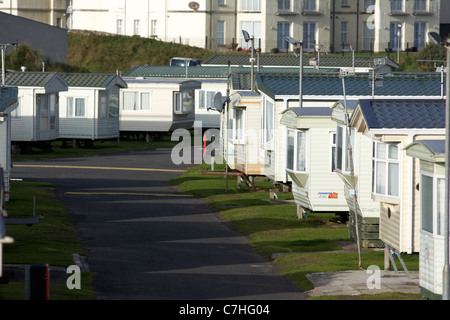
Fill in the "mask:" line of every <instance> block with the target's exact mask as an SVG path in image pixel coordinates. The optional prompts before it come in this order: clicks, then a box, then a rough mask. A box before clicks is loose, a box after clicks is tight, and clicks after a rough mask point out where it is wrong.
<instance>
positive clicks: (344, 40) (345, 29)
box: [341, 21, 348, 49]
mask: <svg viewBox="0 0 450 320" xmlns="http://www.w3.org/2000/svg"><path fill="white" fill-rule="evenodd" d="M347 41H348V22H347V21H342V22H341V43H342V44H346V43H347ZM342 49H344V48H342Z"/></svg>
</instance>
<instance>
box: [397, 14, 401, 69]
mask: <svg viewBox="0 0 450 320" xmlns="http://www.w3.org/2000/svg"><path fill="white" fill-rule="evenodd" d="M401 35H402V25H401V24H400V23H399V24H398V25H397V63H398V64H400V45H401V43H400V37H401Z"/></svg>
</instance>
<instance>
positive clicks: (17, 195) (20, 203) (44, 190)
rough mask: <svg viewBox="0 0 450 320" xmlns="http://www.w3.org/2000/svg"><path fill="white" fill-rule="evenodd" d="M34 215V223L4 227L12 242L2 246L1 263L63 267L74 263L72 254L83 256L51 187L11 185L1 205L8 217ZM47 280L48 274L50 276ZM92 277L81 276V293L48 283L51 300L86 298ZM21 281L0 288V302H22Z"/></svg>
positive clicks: (13, 183)
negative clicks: (7, 199) (6, 197)
mask: <svg viewBox="0 0 450 320" xmlns="http://www.w3.org/2000/svg"><path fill="white" fill-rule="evenodd" d="M34 199H35V212H36V215H38V216H41V215H42V216H43V218H42V219H40V220H39V223H38V224H35V225H31V226H27V225H6V232H7V235H8V236H10V237H12V238H13V239H14V243H12V244H5V245H4V246H3V263H4V264H24V265H29V264H41V263H44V264H48V265H50V266H59V267H64V268H67V267H68V266H70V265H73V264H74V261H73V254H74V253H78V254H80V255H81V256H86V255H87V254H88V252H87V251H86V250H85V249H84V248H83V247H82V246H81V245H80V243H79V241H78V235H77V232H76V230H75V228H74V225H73V222H72V220H71V218H70V215H69V213H68V211H67V209H66V208H65V207H64V206H63V205H62V204H61V203H60V202H59V200H58V199H57V198H56V195H55V191H54V188H53V186H52V185H50V184H48V183H41V182H17V181H12V183H11V199H10V201H8V202H7V203H6V205H5V209H6V211H7V212H8V216H9V217H11V218H28V217H32V215H33V201H34ZM50 277H51V275H50ZM91 277H92V274H90V273H82V275H81V280H82V290H69V289H67V287H66V286H65V284H62V285H60V284H54V285H53V284H52V285H51V287H50V297H51V299H89V297H90V296H91V294H92V293H91V290H90V279H91ZM23 288H24V283H23V279H15V278H13V279H12V281H11V282H10V283H8V284H1V285H0V299H2V300H4V299H13V300H16V299H23V298H24V292H23V290H24V289H23Z"/></svg>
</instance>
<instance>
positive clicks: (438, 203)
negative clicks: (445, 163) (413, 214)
mask: <svg viewBox="0 0 450 320" xmlns="http://www.w3.org/2000/svg"><path fill="white" fill-rule="evenodd" d="M424 177H426V178H427V179H430V180H431V181H430V182H431V183H429V184H428V185H427V184H426V183H425V182H424ZM430 192H431V195H428V202H426V201H425V199H424V195H425V194H429V193H430ZM441 195H442V196H441ZM430 201H431V204H430V203H429V202H430ZM430 207H431V212H430V210H429V209H430ZM424 209H426V210H427V214H426V216H425V215H424V213H425V210H424ZM420 210H421V213H420V230H421V231H422V232H426V233H429V234H431V235H433V236H434V237H439V238H444V228H445V226H444V223H443V222H444V215H445V176H444V175H441V174H435V173H430V172H424V171H422V170H421V171H420ZM430 218H431V219H430ZM425 219H426V221H427V228H424V221H425ZM430 220H431V221H430ZM430 228H431V230H430Z"/></svg>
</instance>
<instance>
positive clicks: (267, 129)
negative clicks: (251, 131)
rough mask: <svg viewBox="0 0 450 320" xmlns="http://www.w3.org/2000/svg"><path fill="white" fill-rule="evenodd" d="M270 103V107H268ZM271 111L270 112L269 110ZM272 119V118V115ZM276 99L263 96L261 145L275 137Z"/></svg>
mask: <svg viewBox="0 0 450 320" xmlns="http://www.w3.org/2000/svg"><path fill="white" fill-rule="evenodd" d="M268 104H270V108H268ZM269 109H271V112H270V113H268V110H269ZM269 116H270V117H271V118H272V119H270V117H269ZM268 118H269V119H268ZM274 130H275V101H272V100H270V99H267V98H266V97H264V98H263V103H262V110H261V145H265V144H268V143H270V142H272V141H273V140H274V138H275V135H274Z"/></svg>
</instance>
